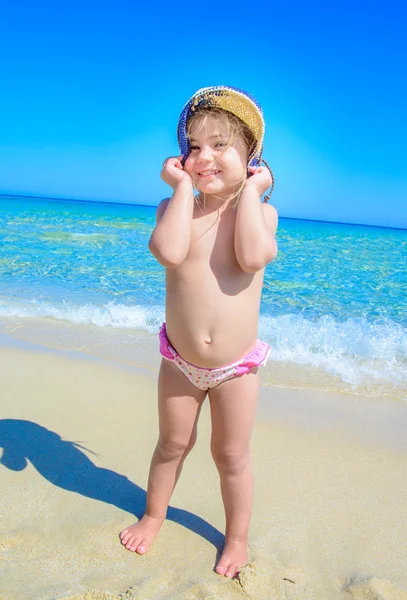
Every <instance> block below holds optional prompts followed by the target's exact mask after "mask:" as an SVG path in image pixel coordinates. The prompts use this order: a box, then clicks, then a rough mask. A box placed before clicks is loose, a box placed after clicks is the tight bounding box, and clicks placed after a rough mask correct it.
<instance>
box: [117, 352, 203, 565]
mask: <svg viewBox="0 0 407 600" xmlns="http://www.w3.org/2000/svg"><path fill="white" fill-rule="evenodd" d="M205 396H206V391H204V390H200V389H198V388H197V387H195V386H194V385H193V384H192V383H191V382H190V381H189V380H188V379H187V378H186V377H185V375H184V374H183V373H181V371H180V370H179V369H178V368H177V367H176V366H175V365H174V364H173V363H172V362H170V361H168V360H164V359H163V360H162V362H161V368H160V374H159V377H158V415H159V437H158V442H157V446H156V448H155V450H154V454H153V457H152V460H151V466H150V474H149V478H148V486H147V507H146V512H145V514H144V516H143V517H142V518H141V519H140V521H138V522H137V523H135V524H134V525H132V526H131V527H128V528H127V529H125V530H124V531H122V532H121V534H120V539H121V542H122V544H123V545H124V546H126V548H127V549H128V550H131V551H132V552H138V554H144V553H145V552H147V550H148V548H149V546H150V544H151V542H152V541H153V539H154V538H155V536H156V535H157V533H158V531H159V530H160V527H161V525H162V523H163V521H164V519H165V517H166V513H167V508H168V504H169V502H170V498H171V494H172V492H173V490H174V487H175V484H176V483H177V480H178V477H179V475H180V473H181V469H182V465H183V463H184V460H185V458H186V457H187V455H188V454H189V452H190V451H191V450H192V448H193V446H194V444H195V441H196V435H197V422H198V417H199V413H200V410H201V407H202V403H203V401H204V399H205Z"/></svg>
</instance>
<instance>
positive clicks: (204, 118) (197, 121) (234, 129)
mask: <svg viewBox="0 0 407 600" xmlns="http://www.w3.org/2000/svg"><path fill="white" fill-rule="evenodd" d="M209 119H215V120H216V121H217V123H219V124H220V126H221V127H224V128H225V130H226V131H227V137H228V140H229V143H228V145H232V144H233V142H234V141H235V139H236V137H238V136H240V137H241V138H243V140H244V142H245V144H246V147H247V153H248V154H247V155H248V156H250V154H251V153H252V150H253V149H254V146H255V143H256V140H255V137H254V135H253V133H252V132H251V130H250V129H249V127H248V126H247V125H246V123H243V121H242V120H241V119H239V117H236V115H234V114H233V113H231V112H229V111H227V110H223V109H221V108H212V107H201V108H197V109H195V111H194V112H193V113H192V115H191V116H190V117H189V119H188V121H187V136H188V138H190V137H191V133H192V127H193V126H194V132H195V133H196V132H197V131H201V130H202V129H204V128H205V127H206V124H207V122H208V120H209Z"/></svg>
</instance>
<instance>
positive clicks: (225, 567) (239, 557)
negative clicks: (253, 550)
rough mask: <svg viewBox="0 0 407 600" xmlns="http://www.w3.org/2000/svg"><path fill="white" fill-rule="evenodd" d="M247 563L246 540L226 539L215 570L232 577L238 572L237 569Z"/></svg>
mask: <svg viewBox="0 0 407 600" xmlns="http://www.w3.org/2000/svg"><path fill="white" fill-rule="evenodd" d="M247 563H248V556H247V542H242V541H240V540H230V541H227V540H226V544H225V547H224V549H223V552H222V556H221V557H220V560H219V562H218V564H217V565H216V568H215V571H216V573H218V574H219V575H224V576H225V577H234V576H235V575H237V573H238V572H239V569H241V568H242V567H244V565H246V564H247Z"/></svg>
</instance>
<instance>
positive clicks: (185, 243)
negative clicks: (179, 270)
mask: <svg viewBox="0 0 407 600" xmlns="http://www.w3.org/2000/svg"><path fill="white" fill-rule="evenodd" d="M180 158H181V157H180ZM161 177H162V179H163V180H164V181H166V183H168V184H169V185H171V187H172V188H173V190H174V193H173V195H172V197H171V198H170V199H167V200H163V201H162V202H161V203H160V204H159V206H158V209H157V223H156V226H155V229H154V231H153V233H152V235H151V238H150V242H149V245H148V246H149V249H150V252H151V253H152V254H153V255H154V256H155V257H156V259H157V260H158V262H159V263H161V264H162V265H163V266H164V267H166V268H167V269H173V268H175V267H178V266H179V265H180V264H181V263H182V262H183V261H184V260H185V258H186V256H187V254H188V250H189V246H190V243H191V227H192V215H193V210H194V192H193V187H192V182H191V178H190V177H189V175H188V174H187V173H186V172H185V171H184V170H183V168H182V165H181V162H180V160H179V158H169V159H168V160H167V161H166V162H165V164H164V167H163V170H162V172H161Z"/></svg>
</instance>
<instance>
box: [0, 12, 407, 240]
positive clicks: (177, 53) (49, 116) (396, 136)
mask: <svg viewBox="0 0 407 600" xmlns="http://www.w3.org/2000/svg"><path fill="white" fill-rule="evenodd" d="M4 4H5V3H4ZM4 4H3V5H2V6H1V7H0V33H1V35H0V66H1V73H2V86H1V87H2V93H1V94H0V193H3V194H5V193H10V194H13V193H14V194H25V195H40V196H52V197H61V198H75V199H85V200H86V199H88V200H109V201H119V202H134V203H137V204H157V203H158V202H159V201H160V200H161V199H162V198H163V197H165V196H167V195H168V190H167V188H166V186H165V184H164V183H163V182H161V181H160V179H159V171H160V168H161V164H162V162H163V160H164V159H165V158H166V157H167V156H169V155H174V154H177V153H178V147H177V143H176V134H175V132H176V125H177V120H178V116H179V113H180V111H181V109H182V106H183V104H184V103H185V102H186V100H188V98H189V97H190V96H191V95H192V93H193V92H195V91H196V90H197V89H199V88H200V87H204V86H207V85H219V84H228V85H233V86H236V87H240V88H243V89H246V90H248V91H249V92H251V93H252V94H253V95H254V96H256V97H257V99H258V100H259V102H260V103H261V105H262V106H263V110H264V114H265V119H266V138H265V152H264V157H265V158H266V160H267V161H268V162H269V164H270V165H271V166H272V168H273V170H274V173H275V177H276V189H275V192H274V194H273V198H272V201H273V203H274V204H275V206H276V207H277V209H278V210H279V213H280V214H281V215H282V216H286V217H297V218H308V219H321V220H331V221H342V222H351V223H352V222H353V223H365V224H375V225H382V226H393V227H404V228H407V166H406V165H407V151H406V140H407V116H406V112H407V111H406V108H405V107H406V106H407V77H406V64H407V45H406V43H405V28H404V23H405V22H406V17H407V8H406V4H405V3H404V2H402V1H401V0H399V1H398V2H396V1H394V0H390V1H389V2H388V3H387V4H384V3H381V4H379V3H372V2H367V1H366V2H359V1H358V0H354V1H353V2H351V1H349V0H343V1H342V2H336V1H331V2H329V3H328V2H312V0H310V1H309V2H299V1H292V2H289V1H287V2H285V3H281V2H269V3H263V4H258V5H248V4H247V3H240V2H233V3H232V2H230V3H228V2H226V3H219V2H207V3H201V2H199V3H198V2H197V3H192V2H189V3H188V4H185V3H171V4H170V3H168V2H165V3H164V2H153V1H152V2H150V3H143V5H141V4H139V3H136V2H135V1H126V2H125V1H121V0H117V1H115V2H103V1H99V2H93V1H89V2H86V1H85V0H82V2H77V1H76V0H73V1H71V2H69V3H57V2H51V1H49V2H43V1H41V0H37V1H36V2H35V3H34V2H32V1H31V0H30V1H29V2H28V1H24V2H21V1H19V0H15V1H14V2H13V3H11V2H10V3H8V6H4Z"/></svg>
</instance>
